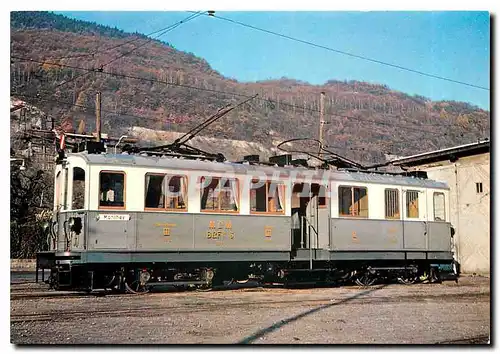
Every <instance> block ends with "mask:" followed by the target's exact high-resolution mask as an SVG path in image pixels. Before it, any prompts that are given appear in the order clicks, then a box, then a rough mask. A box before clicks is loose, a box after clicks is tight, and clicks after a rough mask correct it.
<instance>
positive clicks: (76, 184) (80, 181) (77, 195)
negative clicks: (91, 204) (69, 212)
mask: <svg viewBox="0 0 500 354" xmlns="http://www.w3.org/2000/svg"><path fill="white" fill-rule="evenodd" d="M84 203H85V170H84V169H82V168H80V167H74V168H73V200H72V203H71V204H72V207H71V208H72V209H73V210H75V209H83V208H84Z"/></svg>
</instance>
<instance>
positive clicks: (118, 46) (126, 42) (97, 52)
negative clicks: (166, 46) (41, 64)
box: [44, 11, 201, 60]
mask: <svg viewBox="0 0 500 354" xmlns="http://www.w3.org/2000/svg"><path fill="white" fill-rule="evenodd" d="M200 12H201V11H198V12H195V14H197V13H200ZM191 16H194V15H191ZM191 16H189V17H187V18H185V19H184V20H183V21H187V20H189V19H190V17H191ZM178 23H179V22H178ZM172 26H174V24H173V25H169V26H168V27H165V28H160V29H159V30H156V31H153V32H151V33H148V34H145V35H144V36H145V37H150V36H152V35H154V34H156V33H158V32H162V31H165V30H166V29H168V28H170V27H172ZM141 39H146V38H144V37H139V36H138V37H136V38H134V39H130V40H128V41H125V42H123V43H119V44H115V45H113V46H111V47H107V48H103V49H99V48H98V49H97V50H95V51H94V52H92V53H86V54H75V55H66V56H62V57H48V58H44V60H62V59H72V58H81V57H89V56H95V55H96V54H99V53H105V52H108V51H110V50H113V49H117V48H120V47H122V46H124V45H127V44H130V43H134V42H137V41H139V40H141ZM156 39H157V38H156Z"/></svg>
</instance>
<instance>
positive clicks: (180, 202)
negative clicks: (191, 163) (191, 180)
mask: <svg viewBox="0 0 500 354" xmlns="http://www.w3.org/2000/svg"><path fill="white" fill-rule="evenodd" d="M167 185H168V188H167V202H166V207H167V209H175V210H178V209H180V210H186V209H187V187H188V184H187V178H186V177H185V176H168V177H167Z"/></svg>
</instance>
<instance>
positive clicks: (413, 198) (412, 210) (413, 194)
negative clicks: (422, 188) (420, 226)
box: [406, 190, 419, 218]
mask: <svg viewBox="0 0 500 354" xmlns="http://www.w3.org/2000/svg"><path fill="white" fill-rule="evenodd" d="M418 215H419V212H418V191H411V190H408V191H406V217H407V218H418Z"/></svg>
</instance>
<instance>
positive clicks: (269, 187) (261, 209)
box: [250, 180, 285, 214]
mask: <svg viewBox="0 0 500 354" xmlns="http://www.w3.org/2000/svg"><path fill="white" fill-rule="evenodd" d="M250 212H251V213H252V212H256V213H276V214H284V213H285V185H284V184H283V183H282V182H272V181H266V182H259V181H258V180H253V181H252V186H251V188H250Z"/></svg>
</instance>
